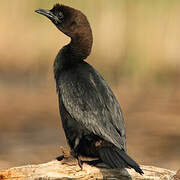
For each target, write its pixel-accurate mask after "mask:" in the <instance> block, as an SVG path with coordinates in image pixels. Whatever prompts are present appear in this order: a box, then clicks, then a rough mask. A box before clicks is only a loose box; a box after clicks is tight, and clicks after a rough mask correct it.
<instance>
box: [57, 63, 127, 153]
mask: <svg viewBox="0 0 180 180" xmlns="http://www.w3.org/2000/svg"><path fill="white" fill-rule="evenodd" d="M82 66H83V67H82ZM58 84H59V87H58V89H59V96H60V98H61V100H62V102H63V104H64V106H65V108H66V110H67V111H68V112H69V114H70V115H71V117H72V118H74V119H75V120H76V121H77V122H78V123H79V124H80V125H81V126H83V127H85V128H86V129H87V130H88V131H90V132H93V133H94V134H95V135H98V136H100V137H101V138H103V139H105V140H107V141H109V142H111V143H113V144H114V145H116V146H117V147H119V148H121V149H122V148H123V149H125V128H124V120H123V117H122V114H121V110H120V106H119V103H118V102H117V100H116V98H115V96H114V94H113V93H112V91H111V89H110V88H109V86H108V85H107V83H106V82H105V81H104V80H103V78H102V77H101V76H100V75H99V74H98V73H97V72H96V71H95V70H94V69H93V68H92V67H91V66H90V65H88V64H81V65H79V66H77V67H74V68H71V69H70V70H69V71H67V70H66V71H65V72H64V73H63V72H62V73H61V76H60V78H59V83H58Z"/></svg>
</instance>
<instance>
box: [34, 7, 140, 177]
mask: <svg viewBox="0 0 180 180" xmlns="http://www.w3.org/2000/svg"><path fill="white" fill-rule="evenodd" d="M36 12H37V13H40V14H43V15H45V16H46V17H48V18H49V19H50V20H51V21H52V22H53V23H54V24H55V25H56V27H57V28H58V29H59V30H60V31H62V32H63V33H64V34H66V35H67V36H69V37H70V38H71V42H70V43H69V44H68V45H66V46H64V47H63V48H62V49H61V50H60V51H59V53H58V55H57V57H56V59H55V62H54V76H55V80H56V87H57V93H58V97H59V109H60V115H61V120H62V124H63V128H64V131H65V135H66V138H67V141H68V143H69V146H70V148H71V150H72V152H73V155H74V156H75V157H76V158H77V159H78V160H79V165H80V166H81V161H80V158H79V156H85V157H95V158H99V160H100V161H102V162H104V163H105V164H107V165H109V166H110V167H111V168H124V167H132V168H134V169H135V170H136V171H137V172H138V173H140V174H143V171H142V170H141V169H140V167H139V165H138V164H137V163H136V162H135V161H134V160H132V159H131V158H130V157H129V156H128V155H127V154H126V135H125V126H124V120H123V115H122V112H121V108H120V105H119V103H118V101H117V100H116V98H115V96H114V94H113V92H112V90H111V89H110V87H109V86H108V84H107V83H106V81H105V80H104V79H103V78H102V76H101V75H100V74H99V73H98V72H97V71H96V70H95V69H94V68H93V67H92V66H91V65H89V64H88V63H86V62H85V61H84V59H86V58H87V56H89V54H90V52H91V48H92V42H93V38H92V31H91V28H90V25H89V22H88V20H87V18H86V16H85V15H84V14H83V13H81V12H80V11H79V10H76V9H73V8H71V7H68V6H64V5H59V4H56V5H55V6H54V7H53V8H52V9H51V10H43V9H39V10H36Z"/></svg>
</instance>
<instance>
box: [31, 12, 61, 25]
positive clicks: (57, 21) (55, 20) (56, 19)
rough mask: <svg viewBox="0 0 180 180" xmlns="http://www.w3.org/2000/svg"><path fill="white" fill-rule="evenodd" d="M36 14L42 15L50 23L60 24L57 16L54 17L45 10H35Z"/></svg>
mask: <svg viewBox="0 0 180 180" xmlns="http://www.w3.org/2000/svg"><path fill="white" fill-rule="evenodd" d="M35 12H36V13H39V14H42V15H44V16H46V17H47V18H49V19H50V20H51V21H53V22H55V23H61V20H59V19H58V17H57V16H55V15H54V14H53V13H52V12H51V11H49V10H46V9H37V10H35Z"/></svg>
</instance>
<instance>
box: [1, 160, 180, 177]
mask: <svg viewBox="0 0 180 180" xmlns="http://www.w3.org/2000/svg"><path fill="white" fill-rule="evenodd" d="M141 168H142V169H143V171H144V175H142V176H141V175H139V174H138V173H136V172H135V171H134V170H133V169H107V168H97V167H93V166H90V165H88V164H85V163H84V164H83V170H81V169H80V168H79V166H78V165H77V163H76V162H75V163H65V162H63V161H62V162H60V161H56V160H54V161H51V162H48V163H44V164H39V165H26V166H21V167H14V168H11V169H7V170H0V180H4V179H13V180H22V179H23V180H24V179H28V180H33V179H34V180H38V179H41V180H44V179H45V180H56V179H59V180H60V179H63V180H65V179H81V180H93V179H111V180H112V179H113V180H116V179H122V180H130V179H132V180H137V179H138V180H143V179H144V180H148V179H154V180H161V179H162V180H178V179H180V178H179V174H178V173H180V172H179V171H178V173H177V174H176V172H175V171H171V170H167V169H162V168H157V167H153V166H141Z"/></svg>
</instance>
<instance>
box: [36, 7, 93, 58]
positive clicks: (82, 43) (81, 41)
mask: <svg viewBox="0 0 180 180" xmlns="http://www.w3.org/2000/svg"><path fill="white" fill-rule="evenodd" d="M35 12H37V13H39V14H42V15H44V16H46V17H47V18H49V19H50V20H51V21H52V22H53V24H55V26H56V27H57V28H58V29H59V30H60V31H61V32H63V33H64V34H66V35H67V36H69V37H70V38H71V43H70V46H71V48H72V51H73V53H75V54H77V55H78V54H81V56H82V58H83V59H85V58H86V57H87V56H88V55H89V54H90V52H91V48H92V42H93V37H92V31H91V27H90V25H89V22H88V20H87V18H86V16H85V15H84V14H83V13H82V12H81V11H79V10H76V9H74V8H71V7H68V6H65V5H60V4H56V5H54V7H53V8H52V9H51V10H44V9H38V10H36V11H35Z"/></svg>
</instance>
